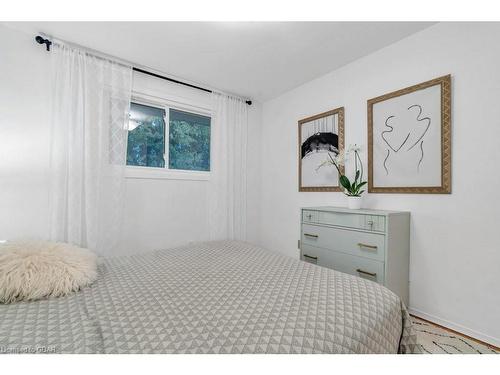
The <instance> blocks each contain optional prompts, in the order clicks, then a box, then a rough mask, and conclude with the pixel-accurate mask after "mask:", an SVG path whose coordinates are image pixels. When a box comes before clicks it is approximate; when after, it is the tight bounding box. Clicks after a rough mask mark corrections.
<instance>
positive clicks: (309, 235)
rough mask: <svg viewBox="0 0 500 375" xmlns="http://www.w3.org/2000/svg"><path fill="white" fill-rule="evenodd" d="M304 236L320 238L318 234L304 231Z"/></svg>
mask: <svg viewBox="0 0 500 375" xmlns="http://www.w3.org/2000/svg"><path fill="white" fill-rule="evenodd" d="M304 236H306V237H312V238H318V235H317V234H310V233H304Z"/></svg>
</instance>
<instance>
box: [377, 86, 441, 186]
mask: <svg viewBox="0 0 500 375" xmlns="http://www.w3.org/2000/svg"><path fill="white" fill-rule="evenodd" d="M442 96H443V88H442V85H441V84H440V83H439V82H438V83H436V84H434V85H429V86H427V85H426V87H418V86H415V87H414V88H408V89H406V91H405V90H402V91H401V92H397V93H394V95H391V94H388V95H387V97H386V98H383V100H380V101H377V100H376V99H375V100H373V101H372V103H371V113H370V116H371V117H370V118H369V122H370V123H369V126H370V127H371V129H370V130H371V131H370V133H371V139H369V142H371V147H370V149H371V155H370V156H371V158H370V160H369V164H370V165H369V168H370V172H371V173H370V174H371V181H370V182H371V184H370V186H369V188H371V189H372V191H374V192H376V191H375V190H374V188H375V189H380V190H379V192H383V190H382V189H385V188H391V189H394V190H393V191H394V192H402V191H397V189H419V188H440V187H442V182H443V181H442V177H443V162H442V161H443V152H442V145H443V134H442V133H443V125H444V124H443V118H446V117H445V116H443V115H442V114H443V110H444V108H443V101H442ZM369 104H370V101H369ZM414 192H424V191H418V190H415V191H414Z"/></svg>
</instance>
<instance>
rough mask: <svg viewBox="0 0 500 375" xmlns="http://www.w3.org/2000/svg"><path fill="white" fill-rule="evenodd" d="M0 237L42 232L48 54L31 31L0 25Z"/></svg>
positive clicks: (45, 197) (45, 208) (44, 230)
mask: <svg viewBox="0 0 500 375" xmlns="http://www.w3.org/2000/svg"><path fill="white" fill-rule="evenodd" d="M0 44H1V45H2V49H1V51H0V240H1V239H8V238H16V237H24V236H31V237H45V236H46V233H47V230H48V226H47V212H48V178H47V176H48V166H49V114H50V98H49V95H48V92H47V88H48V87H49V85H50V63H49V56H48V54H47V53H46V52H45V50H44V49H43V48H40V46H38V45H37V44H36V43H35V41H34V38H33V36H30V35H25V34H22V33H19V32H17V31H13V30H11V29H8V28H5V27H3V26H1V25H0Z"/></svg>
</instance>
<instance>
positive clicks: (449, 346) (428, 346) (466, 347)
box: [411, 316, 500, 354]
mask: <svg viewBox="0 0 500 375" xmlns="http://www.w3.org/2000/svg"><path fill="white" fill-rule="evenodd" d="M411 318H412V322H413V325H414V327H415V329H416V331H417V337H418V343H419V345H420V346H421V347H422V352H423V353H424V354H500V351H498V350H495V349H494V348H492V347H490V346H488V345H484V344H481V343H479V342H477V341H475V340H472V339H470V338H467V337H465V336H462V335H459V334H457V333H455V332H451V331H448V330H446V329H443V328H441V327H439V326H436V325H434V324H431V323H429V322H427V321H425V320H422V319H419V318H416V317H414V316H412V317H411Z"/></svg>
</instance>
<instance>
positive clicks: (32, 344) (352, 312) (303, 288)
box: [0, 241, 419, 353]
mask: <svg viewBox="0 0 500 375" xmlns="http://www.w3.org/2000/svg"><path fill="white" fill-rule="evenodd" d="M2 352H3V353H416V352H419V346H418V345H417V342H416V334H415V331H414V330H413V328H412V326H411V321H410V319H409V315H408V312H407V310H406V308H405V306H404V304H403V303H402V302H401V300H400V299H399V297H398V296H396V295H395V294H394V293H392V292H391V291H389V290H388V289H387V288H385V287H383V286H381V285H379V284H376V283H374V282H371V281H369V280H365V279H362V278H359V277H355V276H351V275H347V274H344V273H340V272H336V271H333V270H330V269H327V268H322V267H319V266H316V265H312V264H309V263H305V262H302V261H299V260H297V259H293V258H290V257H287V256H284V255H281V254H279V253H275V252H272V251H269V250H266V249H262V248H260V247H257V246H254V245H251V244H248V243H244V242H237V241H218V242H205V243H199V244H195V245H190V246H185V247H179V248H174V249H168V250H161V251H155V252H150V253H147V254H141V255H134V256H123V257H116V258H110V259H102V261H101V264H100V266H99V278H98V280H97V281H96V282H95V283H94V284H93V285H92V286H90V287H87V288H85V289H83V290H81V291H79V292H77V293H73V294H71V295H68V296H66V297H61V298H50V299H46V300H40V301H34V302H19V303H14V304H9V305H0V353H2Z"/></svg>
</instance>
